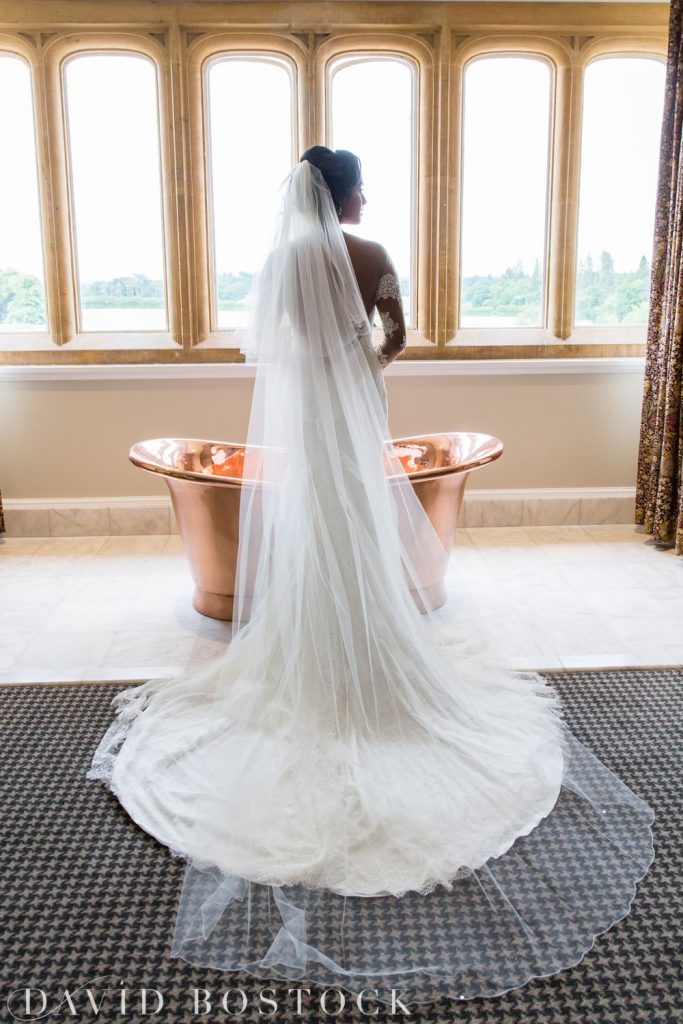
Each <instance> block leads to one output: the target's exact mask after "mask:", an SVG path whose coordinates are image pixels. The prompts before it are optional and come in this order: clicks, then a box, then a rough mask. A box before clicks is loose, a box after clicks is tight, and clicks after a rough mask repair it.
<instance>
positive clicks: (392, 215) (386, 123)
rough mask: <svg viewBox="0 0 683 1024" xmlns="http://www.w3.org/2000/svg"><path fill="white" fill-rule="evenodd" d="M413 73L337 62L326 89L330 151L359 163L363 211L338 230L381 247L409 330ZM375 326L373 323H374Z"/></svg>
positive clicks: (389, 62) (384, 63)
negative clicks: (394, 272)
mask: <svg viewBox="0 0 683 1024" xmlns="http://www.w3.org/2000/svg"><path fill="white" fill-rule="evenodd" d="M413 86H414V82H413V69H412V66H411V65H410V64H409V63H408V62H407V61H403V60H400V59H398V58H395V57H391V58H380V57H372V58H364V59H361V60H355V61H354V62H353V63H342V64H341V65H340V66H339V67H338V68H337V70H335V71H334V74H333V77H332V87H331V109H332V139H331V141H330V142H329V143H328V145H330V146H331V147H332V148H333V149H350V150H351V152H352V153H355V154H356V156H358V157H359V158H360V161H361V167H362V173H363V184H364V189H363V191H364V193H365V197H366V199H367V206H365V207H364V208H363V219H362V222H361V223H360V224H358V225H355V224H345V225H344V231H348V232H349V234H358V235H362V236H363V237H364V238H371V239H373V241H375V242H379V243H380V244H381V245H383V246H384V247H385V248H386V249H387V251H388V252H389V255H390V256H391V258H392V259H393V261H394V264H395V265H396V269H397V271H398V275H399V278H400V281H401V294H402V296H403V304H404V308H405V317H406V324H408V325H410V326H413V323H414V314H413V301H412V297H413V295H414V288H413V281H412V267H413V260H412V251H413V239H412V235H413V230H412V229H413V217H414V191H415V189H414V179H413V161H414V155H415V146H416V144H417V141H416V131H415V123H414V121H415V118H414V113H413V109H414V108H413ZM377 323H379V321H377Z"/></svg>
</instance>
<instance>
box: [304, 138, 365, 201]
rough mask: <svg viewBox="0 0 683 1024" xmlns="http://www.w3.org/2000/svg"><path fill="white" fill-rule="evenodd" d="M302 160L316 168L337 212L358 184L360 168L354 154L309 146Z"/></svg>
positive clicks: (341, 150) (345, 150)
mask: <svg viewBox="0 0 683 1024" xmlns="http://www.w3.org/2000/svg"><path fill="white" fill-rule="evenodd" d="M302 160H308V162H309V163H311V164H313V166H314V167H317V168H318V170H319V171H320V173H321V174H322V176H323V178H324V179H325V183H326V185H327V187H328V188H329V190H330V192H331V193H332V201H333V202H334V206H335V209H336V210H337V211H338V210H339V207H340V206H341V204H342V203H343V202H344V200H345V199H348V197H349V196H350V194H351V191H352V190H353V189H354V188H355V187H356V185H359V184H360V181H361V166H360V160H359V159H358V157H357V156H356V154H355V153H351V152H350V150H348V149H328V148H327V146H311V147H310V149H307V150H306V151H305V152H304V153H302V154H301V160H300V161H299V162H301V161H302Z"/></svg>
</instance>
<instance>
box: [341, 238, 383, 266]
mask: <svg viewBox="0 0 683 1024" xmlns="http://www.w3.org/2000/svg"><path fill="white" fill-rule="evenodd" d="M343 235H344V238H345V239H346V245H347V248H348V250H349V253H350V254H351V256H353V257H354V260H356V261H358V263H360V264H362V265H363V266H364V267H366V268H368V269H370V268H371V267H372V268H376V269H378V270H379V268H381V267H382V266H384V262H385V260H386V255H387V251H386V249H385V248H384V246H383V245H380V243H379V242H372V241H371V240H370V239H369V238H359V237H358V235H351V234H347V232H346V231H344V232H343Z"/></svg>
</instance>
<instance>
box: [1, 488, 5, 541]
mask: <svg viewBox="0 0 683 1024" xmlns="http://www.w3.org/2000/svg"><path fill="white" fill-rule="evenodd" d="M4 532H5V516H4V515H3V511H2V492H1V491H0V533H4Z"/></svg>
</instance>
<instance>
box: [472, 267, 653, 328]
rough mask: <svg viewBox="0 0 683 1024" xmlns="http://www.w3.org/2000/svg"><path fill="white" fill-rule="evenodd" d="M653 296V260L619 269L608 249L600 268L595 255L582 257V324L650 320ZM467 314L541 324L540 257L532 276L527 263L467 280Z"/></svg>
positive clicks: (579, 312) (579, 279) (579, 310)
mask: <svg viewBox="0 0 683 1024" xmlns="http://www.w3.org/2000/svg"><path fill="white" fill-rule="evenodd" d="M649 298H650V264H649V262H648V260H647V258H646V257H645V256H643V257H641V260H640V263H639V265H638V269H637V270H633V271H628V272H626V273H616V272H615V270H614V260H613V259H612V256H611V255H610V253H608V252H604V251H603V252H602V254H601V256H600V265H599V267H598V268H597V269H596V268H595V267H594V265H593V260H592V258H591V257H590V256H588V257H587V259H586V260H580V261H579V266H578V273H577V282H576V323H577V324H645V323H647V311H648V304H649ZM462 316H463V318H465V317H469V316H471V317H475V316H476V317H491V318H494V317H501V318H502V317H505V318H507V319H510V318H514V322H515V324H518V325H519V326H524V325H529V324H539V323H540V319H541V275H540V268H539V265H538V260H536V262H535V263H534V269H533V271H532V273H531V274H525V273H524V272H523V270H522V264H521V261H519V260H518V261H517V263H516V265H515V266H514V267H508V269H507V270H506V271H505V273H503V274H500V275H498V276H497V277H494V276H493V275H492V274H489V275H487V276H485V277H484V276H478V277H466V278H464V279H463V290H462Z"/></svg>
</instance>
